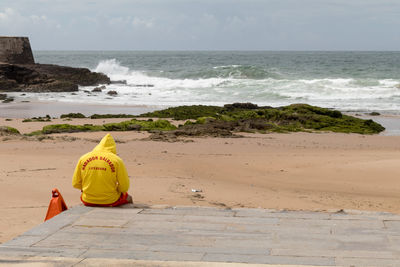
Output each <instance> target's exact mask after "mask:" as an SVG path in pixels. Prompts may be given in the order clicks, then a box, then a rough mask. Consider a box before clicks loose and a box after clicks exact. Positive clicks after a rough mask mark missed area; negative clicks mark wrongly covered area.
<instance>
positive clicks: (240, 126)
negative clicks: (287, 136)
mask: <svg viewBox="0 0 400 267" xmlns="http://www.w3.org/2000/svg"><path fill="white" fill-rule="evenodd" d="M141 116H145V117H146V116H152V117H162V118H173V119H195V120H196V122H194V123H193V122H189V123H187V124H197V125H203V124H210V126H211V125H213V124H215V121H225V122H235V125H236V126H235V127H234V128H233V129H232V130H233V131H246V132H253V131H258V132H297V131H332V132H342V133H359V134H376V133H379V132H382V131H383V130H385V128H384V127H383V126H382V125H380V124H378V123H376V122H374V121H372V120H363V119H359V118H355V117H352V116H348V115H344V114H342V113H341V112H340V111H337V110H332V109H327V108H320V107H316V106H311V105H307V104H293V105H289V106H284V107H279V108H272V107H258V106H257V105H254V104H251V103H243V104H241V103H234V104H231V105H225V106H224V107H215V106H197V105H196V106H181V107H176V108H168V109H165V110H160V111H155V112H151V113H146V114H142V115H141ZM192 127H195V126H192ZM196 127H200V126H196ZM201 127H203V128H204V126H201ZM209 129H212V127H210V128H209Z"/></svg>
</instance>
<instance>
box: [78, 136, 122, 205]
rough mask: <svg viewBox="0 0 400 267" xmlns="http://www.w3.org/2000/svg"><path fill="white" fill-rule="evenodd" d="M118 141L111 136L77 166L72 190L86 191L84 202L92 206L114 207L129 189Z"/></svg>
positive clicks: (103, 140)
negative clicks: (108, 205)
mask: <svg viewBox="0 0 400 267" xmlns="http://www.w3.org/2000/svg"><path fill="white" fill-rule="evenodd" d="M116 153H117V149H116V145H115V141H114V138H113V137H112V136H111V135H110V134H107V135H106V136H104V137H103V139H101V141H100V143H99V144H98V145H97V146H96V147H95V148H94V149H93V150H92V151H91V152H89V153H87V154H85V155H83V156H82V157H81V158H80V159H79V161H78V164H77V165H76V168H75V172H74V177H73V178H72V186H73V187H75V188H77V189H80V190H82V200H83V201H85V202H87V203H92V204H111V203H114V202H115V201H117V200H118V199H119V197H120V195H121V193H124V192H127V191H128V189H129V178H128V172H127V171H126V168H125V165H124V162H123V161H122V159H121V158H120V157H118V156H117V154H116Z"/></svg>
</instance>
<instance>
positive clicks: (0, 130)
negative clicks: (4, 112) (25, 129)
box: [0, 126, 20, 136]
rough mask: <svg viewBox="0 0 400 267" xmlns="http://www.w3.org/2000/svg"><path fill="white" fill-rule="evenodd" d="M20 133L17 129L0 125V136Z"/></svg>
mask: <svg viewBox="0 0 400 267" xmlns="http://www.w3.org/2000/svg"><path fill="white" fill-rule="evenodd" d="M6 135H20V133H19V131H18V130H17V129H15V128H13V127H9V126H0V136H6Z"/></svg>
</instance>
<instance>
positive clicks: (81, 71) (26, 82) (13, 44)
mask: <svg viewBox="0 0 400 267" xmlns="http://www.w3.org/2000/svg"><path fill="white" fill-rule="evenodd" d="M110 82H111V81H110V78H108V77H107V76H106V75H104V74H102V73H96V72H91V71H90V70H88V69H86V68H72V67H64V66H58V65H50V64H35V61H34V58H33V55H32V50H31V45H30V43H29V39H28V38H27V37H2V36H0V92H1V91H13V92H72V91H78V85H82V86H90V85H99V84H110Z"/></svg>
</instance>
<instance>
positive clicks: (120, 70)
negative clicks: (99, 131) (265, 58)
mask: <svg viewBox="0 0 400 267" xmlns="http://www.w3.org/2000/svg"><path fill="white" fill-rule="evenodd" d="M224 67H229V68H232V67H233V68H236V67H240V65H229V66H219V67H216V68H224ZM94 71H96V72H103V73H105V74H107V75H108V76H109V77H110V78H111V80H126V82H127V84H126V85H125V84H110V85H107V89H106V90H104V91H103V92H101V93H87V92H84V90H89V91H90V90H92V89H93V88H94V87H81V88H80V91H79V92H78V93H77V94H76V95H74V94H70V93H62V94H61V95H60V94H59V93H41V94H26V96H24V97H33V96H35V97H37V98H38V99H39V100H47V101H48V100H57V101H62V102H75V103H98V104H116V105H150V106H176V105H190V104H206V105H223V104H226V103H233V102H253V103H256V104H259V105H270V106H280V105H288V104H292V103H309V104H312V105H318V106H322V107H330V108H337V109H340V110H349V111H350V110H361V111H363V110H365V111H369V110H380V111H391V112H396V111H400V88H398V85H399V84H400V80H394V79H381V80H377V79H354V78H324V79H277V78H265V79H244V78H232V77H225V78H218V77H213V78H198V79H178V78H175V79H172V78H166V77H160V76H151V75H149V74H148V73H146V72H144V71H138V70H131V69H129V68H128V67H126V66H122V65H121V64H120V63H119V62H118V61H117V60H115V59H110V60H104V61H100V62H99V63H98V65H97V67H96V68H95V69H94ZM108 90H115V91H117V92H118V95H117V96H116V97H110V96H109V95H107V94H106V93H107V91H108ZM13 95H14V96H16V97H21V96H19V94H17V93H13Z"/></svg>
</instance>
